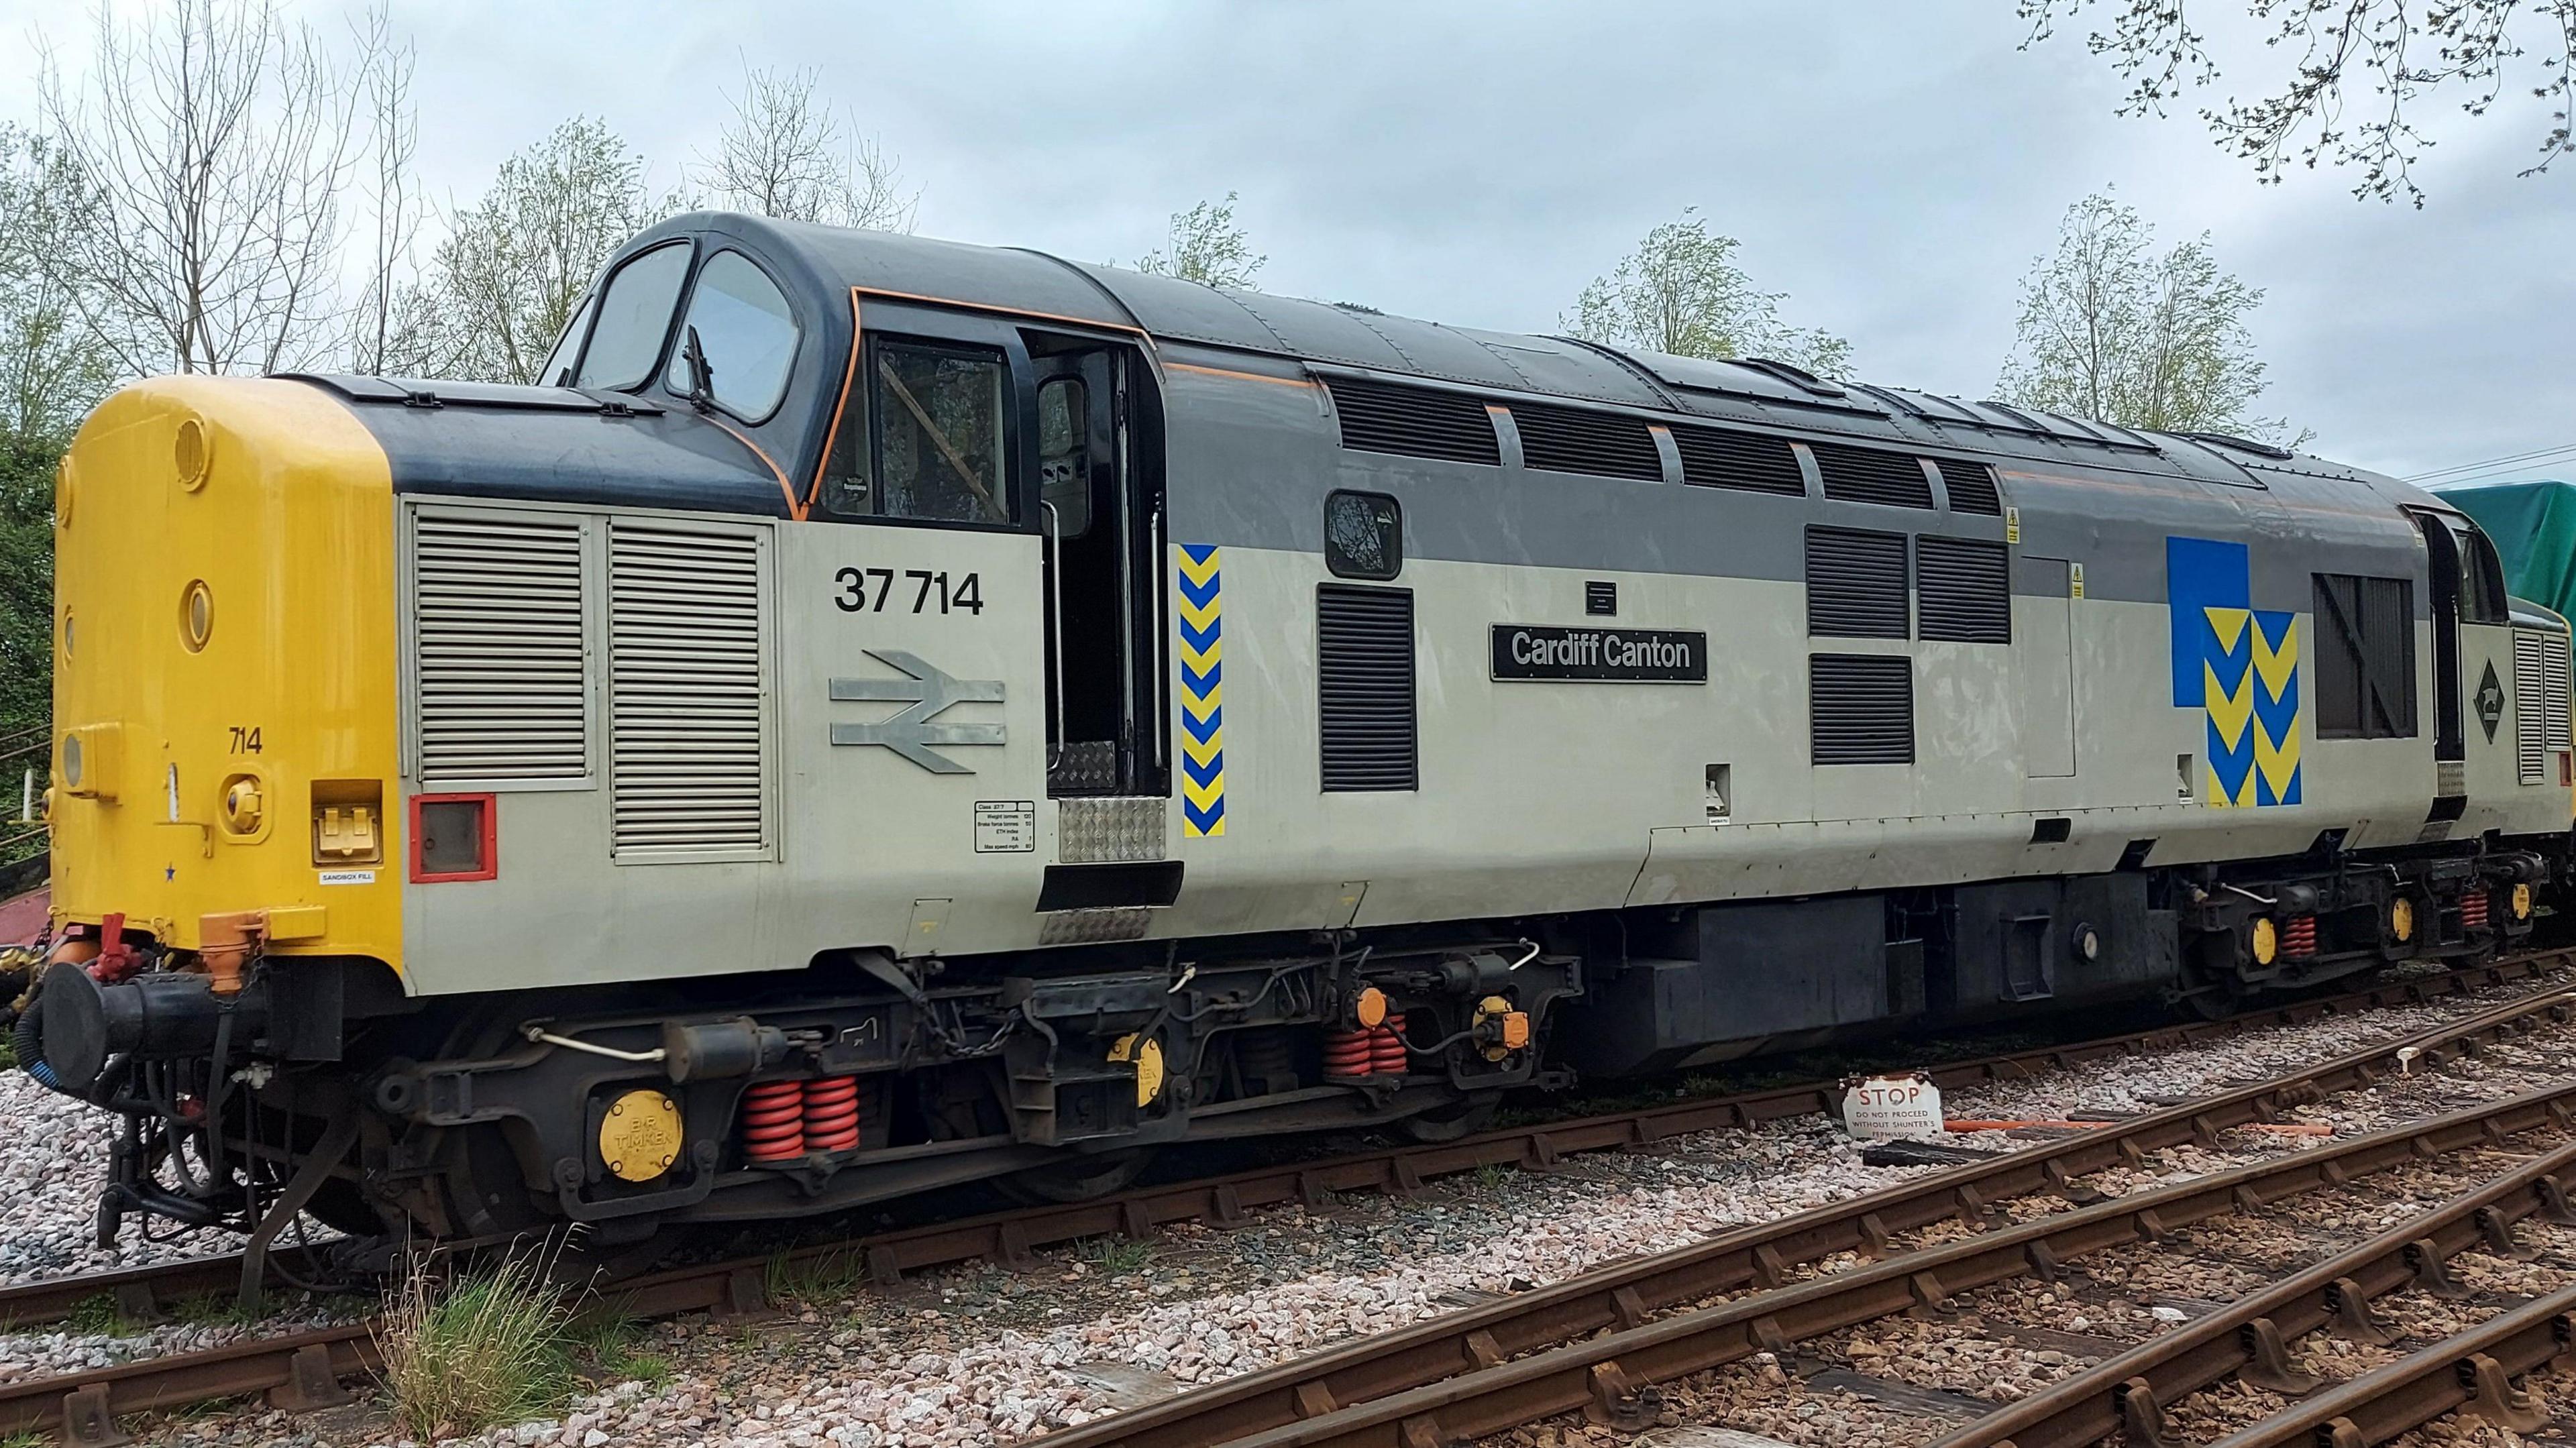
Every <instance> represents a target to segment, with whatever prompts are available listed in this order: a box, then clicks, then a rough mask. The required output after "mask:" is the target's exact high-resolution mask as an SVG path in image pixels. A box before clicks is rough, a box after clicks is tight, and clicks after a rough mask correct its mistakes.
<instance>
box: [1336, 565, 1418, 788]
mask: <svg viewBox="0 0 2576 1448" xmlns="http://www.w3.org/2000/svg"><path fill="white" fill-rule="evenodd" d="M1315 638H1316V670H1315V676H1316V703H1317V713H1318V716H1319V726H1318V727H1319V734H1320V737H1321V739H1322V743H1323V759H1324V788H1325V789H1326V790H1327V791H1347V790H1379V789H1414V788H1417V787H1418V786H1419V782H1420V770H1419V767H1418V763H1417V757H1416V750H1417V743H1416V740H1415V733H1414V711H1413V590H1411V589H1409V588H1353V587H1351V586H1350V585H1348V584H1340V583H1324V584H1318V585H1316V588H1315Z"/></svg>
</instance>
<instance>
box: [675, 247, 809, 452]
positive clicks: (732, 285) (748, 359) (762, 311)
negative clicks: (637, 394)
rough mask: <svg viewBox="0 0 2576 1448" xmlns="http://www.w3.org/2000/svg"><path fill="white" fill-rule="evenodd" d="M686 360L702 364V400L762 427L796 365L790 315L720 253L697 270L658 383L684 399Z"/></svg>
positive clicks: (781, 300) (730, 254)
mask: <svg viewBox="0 0 2576 1448" xmlns="http://www.w3.org/2000/svg"><path fill="white" fill-rule="evenodd" d="M692 354H697V355H699V356H701V357H702V358H703V360H704V363H705V371H706V379H707V390H708V393H709V400H710V401H712V402H714V403H715V404H716V405H717V406H719V407H722V408H723V409H724V410H726V411H727V412H730V413H732V414H734V415H735V416H737V417H739V418H741V419H742V420H744V421H745V422H755V423H756V422H762V421H765V420H767V418H768V417H769V415H770V414H771V413H772V412H775V411H777V409H778V403H779V399H781V398H783V397H785V396H786V395H787V370H788V368H789V366H790V365H792V364H793V363H794V362H795V361H796V317H795V314H794V313H792V312H790V311H789V310H788V307H787V298H786V297H784V296H783V295H781V294H780V293H779V290H778V287H777V284H776V283H774V282H772V281H770V279H769V277H768V276H767V275H766V274H765V273H763V272H762V271H761V269H760V268H759V267H757V266H755V265H753V264H752V262H751V259H750V258H748V257H746V256H744V255H743V254H742V253H740V252H738V251H720V252H717V253H716V254H715V255H714V256H712V257H710V258H708V260H707V264H706V265H705V266H703V267H700V268H698V285H697V289H696V290H695V291H693V292H691V293H690V295H689V314H688V316H687V317H686V318H684V319H682V321H681V324H680V345H679V346H677V347H674V348H673V349H671V365H670V366H669V367H668V368H666V369H664V373H663V379H662V385H663V386H665V387H668V388H669V389H670V390H671V391H673V392H676V393H678V394H680V395H681V396H683V397H686V396H688V395H689V394H690V391H691V389H692V387H693V386H694V379H693V377H692V376H691V373H692V372H693V370H694V369H693V367H692V365H691V357H692Z"/></svg>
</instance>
